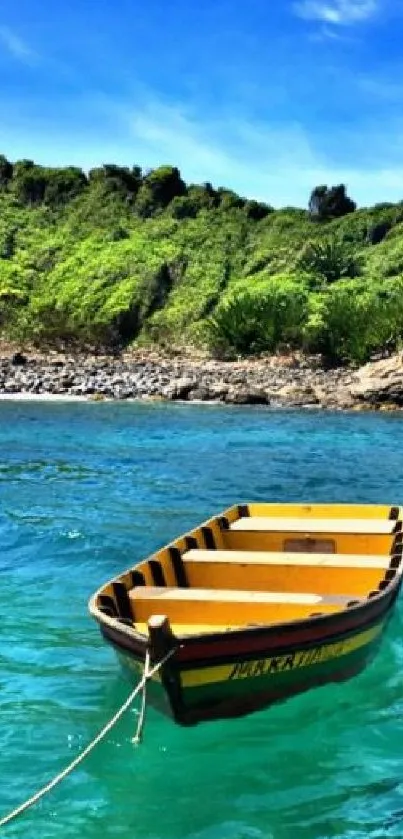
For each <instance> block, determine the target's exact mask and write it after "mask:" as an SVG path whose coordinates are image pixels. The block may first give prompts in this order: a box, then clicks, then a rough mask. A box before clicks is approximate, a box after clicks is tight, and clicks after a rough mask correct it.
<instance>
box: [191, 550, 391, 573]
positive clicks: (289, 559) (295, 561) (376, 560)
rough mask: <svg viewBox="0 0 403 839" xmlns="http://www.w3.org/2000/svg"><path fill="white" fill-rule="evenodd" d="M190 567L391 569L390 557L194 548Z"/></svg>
mask: <svg viewBox="0 0 403 839" xmlns="http://www.w3.org/2000/svg"><path fill="white" fill-rule="evenodd" d="M182 559H183V560H184V561H186V562H187V563H188V562H190V563H192V562H193V563H195V562H205V563H208V562H214V563H219V564H222V563H224V564H227V563H228V564H231V563H233V564H234V563H237V564H245V565H291V566H293V565H297V566H298V565H300V566H302V565H306V566H312V565H314V566H329V567H331V568H375V569H380V570H382V569H386V568H388V567H389V563H390V556H377V555H375V554H374V555H372V556H363V555H356V554H326V553H325V554H321V553H300V552H295V551H237V550H220V549H217V550H211V551H209V550H204V549H203V548H192V549H191V550H190V551H187V552H186V553H184V554H183V556H182Z"/></svg>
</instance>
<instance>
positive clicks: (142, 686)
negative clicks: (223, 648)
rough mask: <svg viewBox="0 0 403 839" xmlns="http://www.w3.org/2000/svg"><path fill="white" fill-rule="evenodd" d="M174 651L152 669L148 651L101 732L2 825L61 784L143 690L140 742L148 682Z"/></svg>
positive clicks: (2, 822) (0, 823)
mask: <svg viewBox="0 0 403 839" xmlns="http://www.w3.org/2000/svg"><path fill="white" fill-rule="evenodd" d="M174 652H175V650H174V649H173V650H170V651H169V652H168V653H167V655H166V656H164V658H163V659H161V661H159V662H158V663H157V664H155V665H154V667H152V668H151V669H150V654H149V652H148V651H147V653H146V659H145V663H144V671H143V675H142V677H141V679H140V682H139V683H138V685H137V687H135V689H134V690H133V691H132V692H131V694H130V695H129V696H128V697H127V699H126V701H125V702H124V703H123V705H122V706H121V707H120V708H119V710H118V711H117V712H116V714H114V716H113V717H112V719H111V720H109V722H108V723H107V724H106V725H105V726H104V727H103V729H102V730H101V731H100V732H99V734H97V736H96V737H94V739H93V740H91V743H89V744H88V746H86V748H85V749H83V751H82V752H80V754H78V755H77V757H75V758H74V760H72V761H71V763H69V765H68V766H66V767H65V769H63V770H62V772H59V774H58V775H56V776H55V777H54V778H53V779H52V780H51V781H49V783H48V784H46V786H44V787H42V789H40V790H38V792H36V793H35V795H32V796H31V798H28V799H27V801H24V802H23V804H20V805H19V806H18V807H16V808H15V810H12V812H11V813H8V815H7V816H4V817H3V818H2V819H0V827H4V826H5V825H6V824H8V823H9V822H11V821H13V820H14V819H16V818H17V816H20V815H21V813H24V812H25V810H28V809H29V808H30V807H33V805H34V804H36V803H37V802H38V801H39V800H40V799H41V798H43V797H44V796H45V795H47V793H48V792H50V791H51V790H52V789H54V787H56V786H57V785H58V784H60V783H61V781H63V780H64V779H65V778H67V776H68V775H70V774H71V773H72V772H73V771H74V769H76V767H77V766H79V765H80V763H82V762H83V760H85V758H86V757H87V755H89V754H90V752H92V750H93V749H95V746H97V745H98V743H100V742H101V740H103V738H104V737H106V735H107V734H108V732H109V731H110V730H111V728H113V726H114V725H116V723H117V722H118V721H119V720H120V718H121V717H122V716H123V714H124V713H125V712H126V711H127V710H128V708H130V705H131V704H132V702H133V701H134V700H135V698H136V696H138V695H139V693H141V692H142V702H141V709H140V715H139V721H138V725H137V731H136V734H135V736H134V738H133V742H134V743H139V742H140V740H141V734H142V730H143V726H144V719H145V710H146V690H147V682H148V681H149V680H150V679H151V678H152V676H154V674H155V673H157V672H158V670H160V668H161V667H163V665H164V664H165V662H166V661H168V659H169V658H170V657H171V656H172V655H173V654H174Z"/></svg>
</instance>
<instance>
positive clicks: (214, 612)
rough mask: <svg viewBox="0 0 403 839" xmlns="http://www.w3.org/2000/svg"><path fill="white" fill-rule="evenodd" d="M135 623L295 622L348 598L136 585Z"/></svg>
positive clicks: (339, 606)
mask: <svg viewBox="0 0 403 839" xmlns="http://www.w3.org/2000/svg"><path fill="white" fill-rule="evenodd" d="M129 598H130V602H131V607H132V610H133V620H134V621H136V622H137V621H140V622H141V621H146V620H148V618H149V617H151V615H153V614H166V615H167V616H168V617H169V619H170V620H171V621H175V622H177V623H187V624H189V623H204V624H206V623H212V624H219V625H222V624H223V623H224V624H227V625H231V624H236V625H239V624H249V623H273V622H274V623H276V622H281V621H284V620H297V619H300V618H303V617H309V615H311V614H313V613H314V614H316V613H318V612H320V613H322V612H323V613H332V612H338V611H340V610H341V609H344V608H345V607H346V606H347V604H348V603H349V602H350V601H351V599H352V597H351V595H331V596H322V595H320V594H310V593H302V592H301V593H299V592H292V593H284V592H278V591H243V590H228V589H208V588H170V587H164V588H162V587H158V586H139V587H138V588H134V589H132V590H131V591H130V592H129Z"/></svg>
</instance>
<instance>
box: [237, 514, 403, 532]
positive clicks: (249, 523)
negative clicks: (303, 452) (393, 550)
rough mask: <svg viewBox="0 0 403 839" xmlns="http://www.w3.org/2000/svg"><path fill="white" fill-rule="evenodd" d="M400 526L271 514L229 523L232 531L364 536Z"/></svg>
mask: <svg viewBox="0 0 403 839" xmlns="http://www.w3.org/2000/svg"><path fill="white" fill-rule="evenodd" d="M397 527H401V522H400V521H397V522H396V521H394V520H393V519H334V518H333V519H332V518H330V519H325V518H323V519H311V518H309V519H307V518H286V517H283V516H282V517H280V518H277V517H274V516H273V517H271V516H242V517H241V518H240V519H236V521H233V522H231V523H230V524H229V530H232V531H266V532H274V531H277V532H283V533H304V534H310V533H334V534H336V533H350V534H353V533H356V534H363V535H365V536H371V535H390V534H392V533H394V532H396V528H397Z"/></svg>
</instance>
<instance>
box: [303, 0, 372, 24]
mask: <svg viewBox="0 0 403 839" xmlns="http://www.w3.org/2000/svg"><path fill="white" fill-rule="evenodd" d="M294 11H295V12H296V14H297V15H298V16H299V17H302V18H304V19H305V20H317V21H320V22H322V23H325V24H330V25H332V26H348V25H350V24H354V23H360V22H361V21H366V20H369V19H370V18H371V17H373V16H374V15H375V14H376V12H377V11H378V0H298V2H296V3H294Z"/></svg>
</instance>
